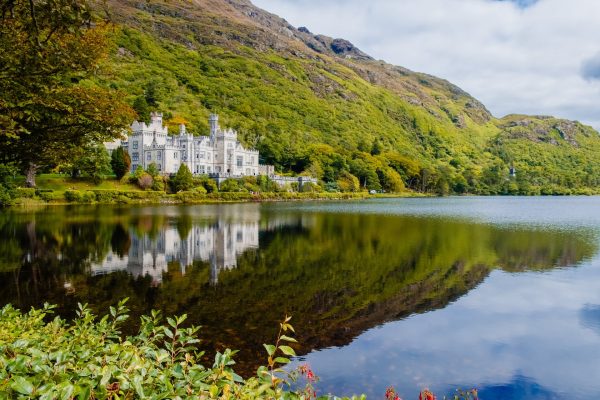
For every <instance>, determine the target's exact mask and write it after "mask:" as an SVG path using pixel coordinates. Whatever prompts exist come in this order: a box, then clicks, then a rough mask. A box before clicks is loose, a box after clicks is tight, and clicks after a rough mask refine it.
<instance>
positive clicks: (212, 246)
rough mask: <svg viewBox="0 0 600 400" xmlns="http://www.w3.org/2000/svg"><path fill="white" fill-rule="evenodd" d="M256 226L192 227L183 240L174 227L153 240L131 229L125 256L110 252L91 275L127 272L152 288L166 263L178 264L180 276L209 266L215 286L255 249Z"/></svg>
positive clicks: (230, 224) (214, 224)
mask: <svg viewBox="0 0 600 400" xmlns="http://www.w3.org/2000/svg"><path fill="white" fill-rule="evenodd" d="M258 225H259V222H258V220H257V221H254V222H248V221H247V222H241V223H235V222H223V221H218V222H216V223H213V224H210V225H195V226H192V227H191V229H190V230H189V232H186V234H185V235H184V237H182V235H181V234H180V232H179V230H178V229H177V227H166V228H164V229H161V230H159V231H158V232H157V233H156V234H155V235H154V236H153V237H150V235H148V234H143V235H139V236H138V234H136V233H135V231H134V229H130V231H129V234H130V236H131V244H130V247H129V251H128V253H127V255H124V256H119V255H118V254H117V253H116V252H115V251H113V250H111V251H110V252H109V253H108V254H107V255H106V257H105V258H104V259H103V260H102V261H100V262H97V263H92V264H91V269H90V270H91V275H92V276H96V275H103V274H107V273H111V272H115V271H127V272H128V273H129V274H131V275H132V276H134V277H136V278H137V277H143V276H146V275H148V276H150V277H152V281H153V282H154V283H155V284H158V283H160V282H161V281H162V276H163V273H166V272H167V271H168V269H169V268H168V267H169V263H171V262H174V261H175V262H178V263H179V265H180V268H181V273H182V274H185V271H186V268H187V267H189V266H191V265H192V264H193V262H194V261H204V262H207V263H210V281H211V283H212V284H216V283H217V281H218V276H219V272H220V271H222V270H224V269H227V270H229V269H233V268H235V267H236V266H237V257H238V256H239V255H240V254H242V253H243V252H244V251H246V250H247V249H257V248H258Z"/></svg>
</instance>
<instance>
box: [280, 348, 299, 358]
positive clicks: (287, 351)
mask: <svg viewBox="0 0 600 400" xmlns="http://www.w3.org/2000/svg"><path fill="white" fill-rule="evenodd" d="M279 350H281V351H282V352H283V354H285V355H287V356H295V355H296V352H295V351H294V349H292V348H291V347H290V346H279Z"/></svg>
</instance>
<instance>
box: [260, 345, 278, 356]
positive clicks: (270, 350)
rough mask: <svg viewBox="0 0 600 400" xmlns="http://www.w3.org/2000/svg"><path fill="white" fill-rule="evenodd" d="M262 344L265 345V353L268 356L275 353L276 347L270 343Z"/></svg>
mask: <svg viewBox="0 0 600 400" xmlns="http://www.w3.org/2000/svg"><path fill="white" fill-rule="evenodd" d="M263 346H265V349H267V354H268V355H270V356H272V355H273V354H275V350H277V348H276V347H275V346H273V345H272V344H263Z"/></svg>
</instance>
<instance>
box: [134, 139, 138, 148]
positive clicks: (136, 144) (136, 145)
mask: <svg viewBox="0 0 600 400" xmlns="http://www.w3.org/2000/svg"><path fill="white" fill-rule="evenodd" d="M137 148H138V142H137V140H134V141H133V149H134V150H137Z"/></svg>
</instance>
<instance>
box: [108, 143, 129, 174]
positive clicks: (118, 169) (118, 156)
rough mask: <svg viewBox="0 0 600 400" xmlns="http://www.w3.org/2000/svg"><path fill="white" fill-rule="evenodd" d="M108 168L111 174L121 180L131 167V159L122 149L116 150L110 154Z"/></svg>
mask: <svg viewBox="0 0 600 400" xmlns="http://www.w3.org/2000/svg"><path fill="white" fill-rule="evenodd" d="M110 166H111V167H112V170H113V172H114V173H115V175H116V176H117V179H119V180H120V179H121V178H123V177H124V176H125V174H126V173H127V172H129V168H130V167H131V157H129V153H127V152H126V151H125V150H124V149H123V148H122V147H119V148H117V149H116V150H115V151H113V152H112V154H111V156H110Z"/></svg>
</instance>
